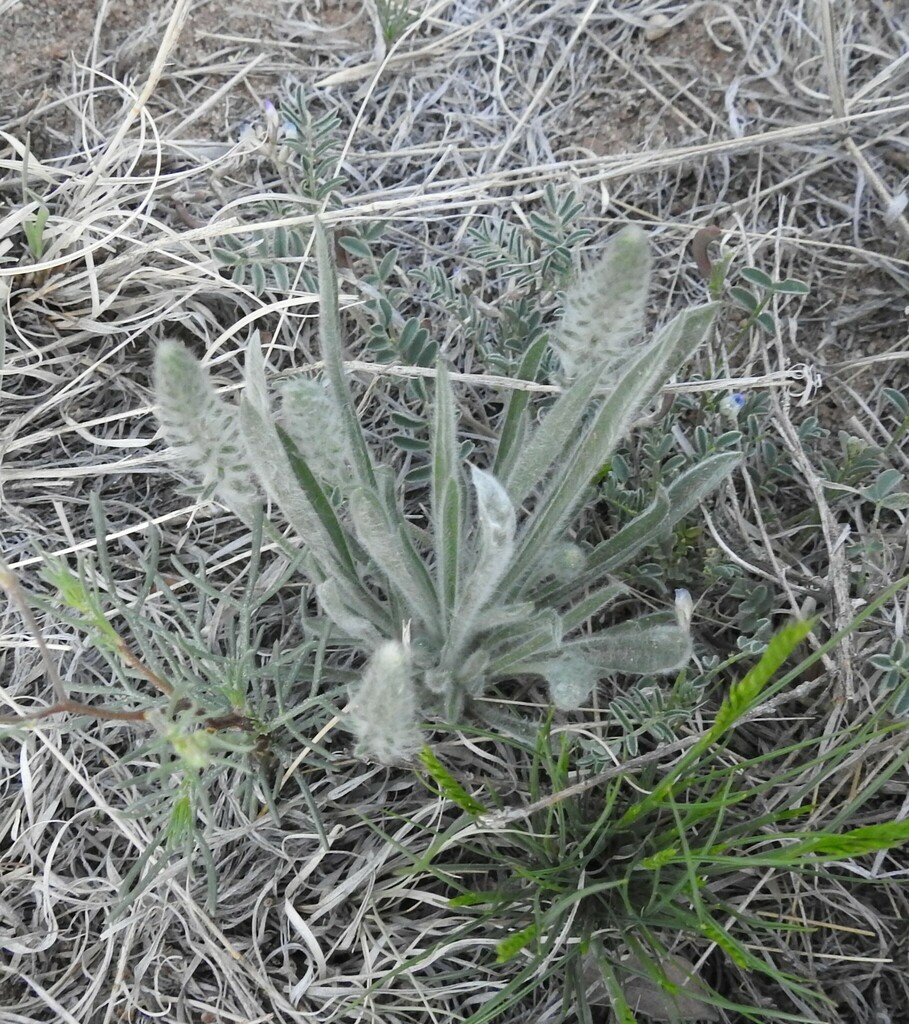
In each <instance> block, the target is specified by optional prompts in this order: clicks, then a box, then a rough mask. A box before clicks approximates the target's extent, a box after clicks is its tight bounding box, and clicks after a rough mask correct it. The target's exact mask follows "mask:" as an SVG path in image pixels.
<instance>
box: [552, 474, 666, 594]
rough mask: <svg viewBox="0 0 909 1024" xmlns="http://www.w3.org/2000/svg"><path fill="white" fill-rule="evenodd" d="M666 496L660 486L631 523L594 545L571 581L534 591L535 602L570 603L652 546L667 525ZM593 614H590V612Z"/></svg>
mask: <svg viewBox="0 0 909 1024" xmlns="http://www.w3.org/2000/svg"><path fill="white" fill-rule="evenodd" d="M669 511H670V504H669V495H668V494H667V492H666V490H665V488H663V487H660V488H659V490H658V491H657V495H656V497H655V498H654V499H653V501H652V502H651V503H650V505H648V506H647V508H645V509H644V511H643V512H641V514H640V515H638V516H635V518H634V519H632V520H631V522H630V523H627V524H626V525H625V526H623V527H622V529H621V530H619V532H618V533H616V534H613V536H612V537H609V538H607V539H606V540H604V541H603V542H602V543H600V544H597V546H596V547H595V548H594V549H593V551H592V552H591V553H590V554H589V555H588V557H587V564H586V565H585V567H584V569H583V571H582V572H581V573H579V574H578V575H577V576H576V577H575V579H574V580H572V581H571V582H565V583H560V582H559V581H554V582H552V583H549V584H547V585H546V586H545V587H542V588H541V589H540V590H539V592H537V594H536V596H537V599H538V600H539V601H541V602H545V603H546V604H551V605H558V604H562V603H563V602H564V601H568V600H570V599H571V598H572V597H573V596H574V595H575V594H577V593H578V592H579V591H581V590H582V589H583V588H584V587H589V586H593V585H594V584H596V583H599V581H600V580H601V579H602V578H603V577H604V576H606V575H607V574H608V573H611V572H615V570H616V569H619V568H621V566H623V565H627V564H628V563H629V562H630V561H631V560H632V559H633V558H634V557H635V555H637V554H638V552H640V551H642V550H643V549H644V548H646V547H648V546H649V545H650V544H655V543H656V542H657V541H658V540H659V539H660V537H662V536H663V535H664V534H665V532H666V531H667V530H668V529H669V526H670V516H669ZM591 614H592V613H591Z"/></svg>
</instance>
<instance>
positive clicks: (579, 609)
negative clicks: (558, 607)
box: [562, 583, 628, 633]
mask: <svg viewBox="0 0 909 1024" xmlns="http://www.w3.org/2000/svg"><path fill="white" fill-rule="evenodd" d="M627 592H628V588H627V587H626V586H625V585H624V584H623V583H606V584H604V585H603V586H601V587H597V588H596V590H594V591H592V592H591V593H589V594H585V595H584V597H583V598H581V600H580V601H578V602H577V603H576V604H573V605H572V606H571V607H570V608H568V609H567V610H566V611H563V612H562V622H563V624H564V626H565V632H566V633H570V632H571V631H572V630H574V629H577V628H578V627H580V626H583V625H584V623H585V622H587V620H588V619H590V618H592V617H593V616H594V615H596V614H597V613H598V612H601V611H602V610H603V609H604V608H608V607H609V605H611V604H614V603H615V602H616V601H618V599H619V598H620V597H621V596H622V595H623V594H625V593H627Z"/></svg>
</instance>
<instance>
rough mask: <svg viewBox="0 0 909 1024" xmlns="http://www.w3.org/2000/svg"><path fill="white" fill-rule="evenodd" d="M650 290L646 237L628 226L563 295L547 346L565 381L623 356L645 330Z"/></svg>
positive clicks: (637, 229) (640, 231) (632, 226)
mask: <svg viewBox="0 0 909 1024" xmlns="http://www.w3.org/2000/svg"><path fill="white" fill-rule="evenodd" d="M649 286H650V248H649V246H648V244H647V236H646V235H645V234H644V232H643V231H642V230H641V229H640V228H639V227H637V226H635V225H629V226H628V227H626V228H624V229H623V230H622V231H620V232H619V233H618V234H617V235H616V236H615V237H614V238H612V239H610V241H609V242H608V243H607V245H606V251H605V252H604V253H603V256H602V257H601V258H600V260H599V262H598V263H596V264H594V266H592V267H590V268H589V269H588V270H586V271H584V273H582V274H581V276H580V277H579V278H578V280H577V281H576V282H575V284H574V285H572V287H571V288H569V289H568V291H567V292H566V293H565V303H564V311H563V314H562V324H561V326H560V328H559V329H558V331H557V332H556V335H555V337H554V338H553V342H552V344H553V348H554V349H555V351H556V352H557V354H558V356H559V360H560V361H561V363H562V370H563V371H564V373H565V377H566V378H567V379H568V380H573V379H574V378H575V377H577V376H579V375H580V374H581V373H583V372H585V371H586V370H591V369H593V368H594V367H595V366H596V365H597V364H604V363H610V362H614V361H616V360H618V359H620V358H621V357H622V356H624V355H625V354H626V353H627V352H628V349H629V346H630V344H631V342H632V341H634V339H635V338H637V337H638V335H640V334H641V332H642V331H643V328H644V307H645V304H646V302H647V292H648V289H649Z"/></svg>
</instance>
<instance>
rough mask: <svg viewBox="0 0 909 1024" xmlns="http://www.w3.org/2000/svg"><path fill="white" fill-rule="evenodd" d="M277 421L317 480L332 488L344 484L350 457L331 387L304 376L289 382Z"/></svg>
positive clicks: (282, 396)
mask: <svg viewBox="0 0 909 1024" xmlns="http://www.w3.org/2000/svg"><path fill="white" fill-rule="evenodd" d="M278 422H279V423H280V425H281V426H282V427H283V428H284V429H285V430H286V431H287V433H288V435H289V437H290V439H291V440H292V441H293V443H294V444H295V445H296V446H297V451H299V453H300V454H301V455H302V456H303V458H304V459H305V460H306V462H307V464H308V465H309V467H310V469H312V471H313V473H314V474H315V475H316V476H317V477H319V478H320V479H322V480H324V481H325V482H326V483H327V484H329V485H330V486H332V487H343V486H344V485H345V483H346V482H347V481H348V480H349V471H350V464H351V456H350V451H349V450H348V446H347V439H346V437H345V434H344V428H343V425H342V422H341V410H340V409H339V408H338V403H337V402H336V401H335V398H334V396H333V395H332V393H331V390H330V388H327V387H325V385H323V384H320V383H319V382H318V381H314V380H309V379H307V378H303V377H298V378H297V379H295V380H290V381H287V382H286V383H285V384H284V385H283V386H282V388H281V411H280V414H279V417H278Z"/></svg>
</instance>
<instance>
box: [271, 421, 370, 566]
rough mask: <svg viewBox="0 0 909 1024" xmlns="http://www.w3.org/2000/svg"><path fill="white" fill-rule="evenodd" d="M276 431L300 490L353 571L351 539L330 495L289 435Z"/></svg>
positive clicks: (278, 429) (340, 555)
mask: <svg viewBox="0 0 909 1024" xmlns="http://www.w3.org/2000/svg"><path fill="white" fill-rule="evenodd" d="M274 429H275V432H276V433H277V435H278V438H279V440H280V441H281V444H282V445H283V447H284V451H285V452H286V454H287V458H288V460H289V461H290V467H291V469H292V470H293V473H294V476H295V477H296V480H297V483H298V484H299V486H300V489H301V490H302V492H303V493H304V495H305V496H306V498H307V500H308V501H309V504H310V505H311V506H312V509H313V511H314V512H315V513H316V515H317V516H318V517H319V520H320V521H321V523H322V526H323V527H324V528H325V531H326V533H327V534H328V536H329V537H330V538H331V540H332V543H333V544H334V547H335V550H336V552H337V554H338V556H339V557H340V558H341V559H342V560H343V561H344V562H345V564H347V565H349V566H350V567H351V569H352V568H353V564H354V559H353V555H352V553H351V551H350V544H349V538H348V536H347V533H346V532H345V530H344V527H343V526H342V525H341V520H340V519H339V518H338V516H337V513H336V512H335V510H334V507H333V506H332V503H331V501H330V500H329V498H328V495H327V494H326V493H325V491H324V490H323V489H322V485H321V484H320V483H319V481H318V480H317V479H316V477H315V474H314V473H313V472H312V470H311V468H310V466H309V463H308V461H307V460H306V459H304V458H303V456H302V455H301V454H300V452H299V450H298V449H297V447H296V445H295V444H294V442H293V440H292V439H291V438H290V437H289V435H288V434H287V433H286V432H285V431H284V430H282V429H281V427H277V428H274Z"/></svg>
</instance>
